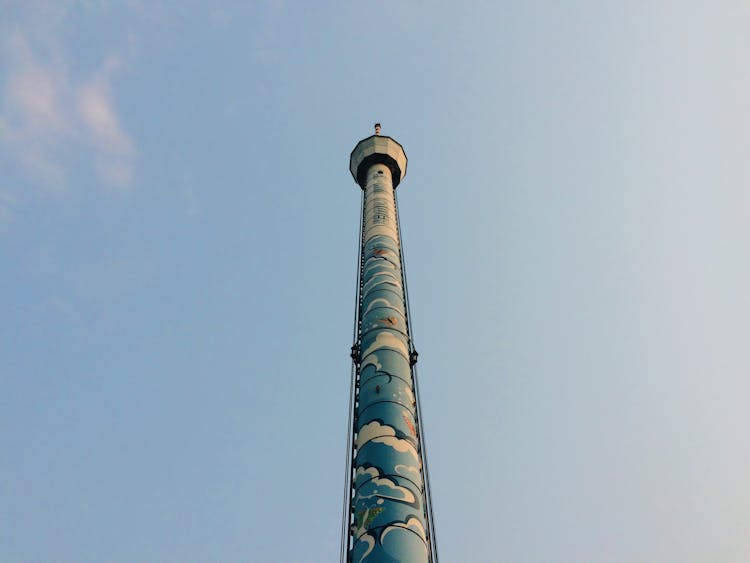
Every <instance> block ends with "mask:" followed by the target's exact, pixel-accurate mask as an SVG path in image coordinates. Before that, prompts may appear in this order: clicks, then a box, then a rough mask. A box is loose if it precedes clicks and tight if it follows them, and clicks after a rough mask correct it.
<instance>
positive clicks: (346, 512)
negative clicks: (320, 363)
mask: <svg viewBox="0 0 750 563" xmlns="http://www.w3.org/2000/svg"><path fill="white" fill-rule="evenodd" d="M364 199H365V194H364V192H362V196H361V198H360V209H361V212H360V216H359V251H358V252H359V254H358V259H357V285H356V290H355V295H354V328H353V331H352V332H353V334H352V348H351V357H352V373H351V378H350V387H349V412H348V419H347V424H348V429H347V433H346V466H345V468H344V470H345V475H344V501H343V507H342V513H341V552H340V556H339V561H340V563H348V561H349V550H350V547H351V542H350V537H351V535H350V533H349V529H350V526H351V514H352V489H353V485H352V472H353V468H352V465H353V459H352V456H353V449H354V448H353V446H354V403H355V394H356V389H357V378H358V371H359V370H358V369H357V368H358V365H359V349H358V346H359V336H360V335H359V333H360V326H359V325H360V319H359V309H360V305H361V303H360V301H361V300H362V267H363V264H362V256H363V252H362V246H363V244H364V233H363V232H362V230H363V226H364V215H365V211H364V209H365V206H364Z"/></svg>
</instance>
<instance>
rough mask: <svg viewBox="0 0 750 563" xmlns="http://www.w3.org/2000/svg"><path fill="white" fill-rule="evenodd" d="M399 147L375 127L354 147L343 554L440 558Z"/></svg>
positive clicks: (354, 560) (429, 562)
mask: <svg viewBox="0 0 750 563" xmlns="http://www.w3.org/2000/svg"><path fill="white" fill-rule="evenodd" d="M406 162H407V160H406V154H405V153H404V149H403V147H402V146H401V145H400V144H399V143H397V142H396V141H395V140H393V139H391V138H390V137H386V136H380V135H379V125H376V134H375V135H373V136H371V137H368V138H366V139H363V140H362V141H360V142H359V143H358V144H357V146H356V147H355V148H354V151H352V154H351V160H350V170H351V173H352V175H353V176H354V179H355V180H356V182H357V184H359V186H360V187H361V188H362V218H361V219H362V227H361V232H360V257H359V283H358V292H357V309H356V314H355V343H354V345H353V346H352V360H353V369H352V374H353V378H352V396H351V398H350V403H351V405H350V434H349V445H348V457H347V483H346V489H347V490H346V497H345V505H344V530H343V532H342V533H343V535H344V536H345V537H342V561H346V562H347V563H349V562H351V563H396V562H399V563H437V554H436V549H435V541H434V539H435V538H434V527H433V526H432V514H431V504H430V498H429V487H428V486H427V483H428V482H429V480H428V479H427V475H426V463H425V461H426V460H425V455H424V442H423V432H422V428H421V416H420V413H419V402H418V401H419V396H418V389H417V387H416V366H415V364H416V359H417V353H416V351H415V350H414V346H413V341H412V336H411V331H410V328H409V316H408V295H407V291H406V289H405V288H406V279H405V276H404V269H403V255H402V250H401V249H402V246H401V237H400V228H399V222H398V203H397V199H396V192H395V190H396V187H397V186H398V185H399V183H400V182H401V180H402V179H403V177H404V176H405V174H406Z"/></svg>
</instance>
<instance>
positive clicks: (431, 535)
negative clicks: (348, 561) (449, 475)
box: [393, 190, 439, 563]
mask: <svg viewBox="0 0 750 563" xmlns="http://www.w3.org/2000/svg"><path fill="white" fill-rule="evenodd" d="M393 203H394V208H395V210H396V224H397V225H398V251H399V258H400V259H401V280H402V283H403V285H404V303H405V304H406V327H407V330H408V332H409V354H410V355H411V357H413V358H414V360H413V361H412V366H411V376H412V381H413V382H414V396H415V398H416V403H417V404H416V408H417V420H416V422H417V433H418V435H419V449H420V451H421V452H422V465H423V474H424V477H423V478H424V496H425V511H426V516H427V528H428V542H429V545H430V563H439V558H438V550H437V536H436V533H435V518H434V514H433V510H432V491H431V489H430V470H429V466H428V462H427V460H428V456H427V444H426V439H425V435H424V425H423V424H422V400H421V396H420V395H421V393H420V391H419V378H418V377H417V363H416V358H417V351H416V348H415V346H414V327H413V326H412V325H411V307H410V304H409V287H408V284H407V281H406V278H407V276H406V259H405V257H404V244H403V237H402V235H401V217H400V215H399V211H398V194H397V193H396V190H394V191H393Z"/></svg>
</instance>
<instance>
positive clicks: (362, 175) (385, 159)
mask: <svg viewBox="0 0 750 563" xmlns="http://www.w3.org/2000/svg"><path fill="white" fill-rule="evenodd" d="M378 129H379V128H378ZM406 160H407V159H406V153H405V152H404V147H402V146H401V145H400V144H399V143H398V142H397V141H395V140H394V139H391V138H390V137H387V136H385V135H378V134H375V135H372V136H371V137H367V138H366V139H362V140H361V141H360V142H359V143H357V146H356V147H354V150H353V151H352V154H351V157H350V159H349V170H350V171H351V173H352V176H354V181H355V182H357V184H359V186H360V187H361V188H362V189H364V188H365V185H366V184H367V170H369V168H370V166H372V165H373V164H385V165H386V166H387V167H388V168H390V169H391V176H392V177H393V187H394V188H395V187H396V186H398V185H399V183H400V182H401V179H402V178H403V177H404V176H406Z"/></svg>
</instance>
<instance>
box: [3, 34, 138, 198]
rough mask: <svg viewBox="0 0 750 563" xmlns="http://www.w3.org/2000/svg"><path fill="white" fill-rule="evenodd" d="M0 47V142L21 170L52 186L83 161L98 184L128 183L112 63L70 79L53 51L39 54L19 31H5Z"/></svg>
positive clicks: (130, 152)
mask: <svg viewBox="0 0 750 563" xmlns="http://www.w3.org/2000/svg"><path fill="white" fill-rule="evenodd" d="M2 49H3V55H4V57H3V58H4V67H5V74H6V77H7V78H6V82H5V89H4V91H3V93H2V96H3V98H2V105H1V106H0V108H1V109H0V111H1V112H2V113H0V131H2V137H0V139H1V140H2V143H3V144H4V145H5V146H6V148H7V149H8V153H9V154H12V155H13V156H14V157H15V159H16V160H17V162H18V163H19V164H20V165H21V166H22V167H23V169H24V170H25V171H26V173H27V174H28V175H30V176H31V177H32V178H34V179H35V180H37V181H40V182H41V183H43V184H44V185H45V186H47V187H48V188H57V189H60V188H63V187H64V186H65V184H66V177H67V175H68V172H69V168H70V167H71V166H72V163H73V162H74V161H75V162H86V161H88V162H89V163H90V164H91V165H92V167H93V170H94V171H95V173H96V174H97V177H98V178H99V180H100V181H101V182H102V183H103V184H105V185H109V186H114V187H120V188H122V187H127V186H128V185H130V182H131V178H132V173H133V163H134V157H135V147H134V144H133V141H132V140H131V138H130V137H129V136H128V135H127V133H125V131H124V129H123V127H122V126H121V120H120V118H119V116H118V114H117V112H116V108H115V104H114V98H113V95H112V78H113V75H114V73H115V72H116V71H117V69H118V67H119V60H118V59H117V58H116V57H109V58H107V59H105V60H104V61H103V63H102V64H101V65H100V66H99V68H98V69H96V70H95V72H93V74H91V75H90V76H89V77H87V78H86V79H84V80H78V81H76V80H73V79H71V77H70V75H69V73H68V71H67V67H68V65H67V64H66V61H65V60H64V58H63V57H62V56H61V53H60V51H59V50H58V51H56V52H55V53H52V54H48V55H47V56H45V51H47V50H46V49H44V48H41V47H39V48H36V49H35V45H34V44H33V42H32V41H31V40H30V39H29V38H28V36H26V35H24V34H23V33H21V32H18V31H15V32H13V33H11V34H9V36H8V38H7V39H6V41H5V44H4V45H2ZM80 155H83V158H81V157H80Z"/></svg>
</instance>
